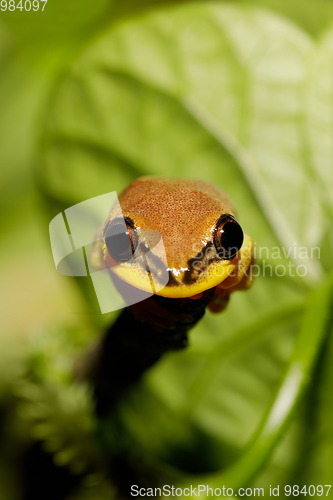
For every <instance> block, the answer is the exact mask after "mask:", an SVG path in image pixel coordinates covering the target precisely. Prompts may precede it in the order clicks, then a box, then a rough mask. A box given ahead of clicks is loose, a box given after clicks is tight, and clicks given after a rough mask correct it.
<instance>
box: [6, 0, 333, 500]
mask: <svg viewBox="0 0 333 500" xmlns="http://www.w3.org/2000/svg"><path fill="white" fill-rule="evenodd" d="M332 60H333V3H332V2H331V1H329V0H302V1H301V0H293V1H292V2H290V1H285V0H283V1H282V0H258V1H247V0H244V1H234V2H222V1H220V2H210V1H201V2H200V1H198V2H191V1H184V2H181V1H178V2H172V1H170V2H167V1H153V0H150V1H148V0H147V1H139V0H137V1H136V2H133V1H131V0H123V1H122V2H120V1H116V0H114V1H107V0H96V1H95V2H88V1H87V0H81V1H80V2H79V1H77V0H72V1H71V2H69V1H65V0H49V1H48V3H47V4H46V6H45V10H44V12H41V11H40V10H39V11H38V12H33V11H31V12H21V11H20V10H16V11H15V12H9V11H8V9H7V11H1V10H0V166H1V168H0V183H1V184H0V185H1V197H0V206H1V220H0V234H1V242H0V252H1V260H0V282H1V304H0V307H1V314H0V317H1V336H0V426H1V430H0V440H1V448H0V499H1V500H2V499H4V500H12V499H13V500H14V499H15V500H16V499H28V500H30V499H33V498H39V497H43V498H48V499H53V498H54V499H61V498H66V499H73V500H74V499H95V498H98V499H101V500H104V499H113V498H126V493H124V491H127V490H126V488H127V487H128V484H132V483H130V480H132V482H133V483H135V484H137V483H136V481H143V482H144V481H146V484H148V485H149V484H150V483H149V480H150V479H149V478H150V475H153V476H154V474H155V472H152V471H154V467H151V466H150V465H149V464H155V463H160V464H164V465H161V467H162V468H163V467H165V470H167V471H169V470H180V471H183V472H186V473H190V474H203V473H206V472H207V473H209V472H214V471H218V470H228V467H230V466H232V464H234V463H237V460H239V459H240V458H241V457H242V455H243V453H244V450H245V449H246V447H247V446H248V443H249V442H250V440H251V438H252V436H253V435H254V433H255V431H256V429H257V428H258V426H259V424H260V422H261V420H262V418H263V417H264V415H265V412H266V410H267V408H268V405H269V403H270V401H271V399H272V397H273V396H274V394H275V392H276V390H277V389H278V387H279V383H280V381H281V377H282V375H283V373H284V371H285V369H286V367H287V365H288V360H289V359H290V356H291V352H292V349H293V345H294V340H295V335H296V334H297V331H298V329H299V325H300V321H301V317H302V314H303V311H304V310H305V309H306V307H307V306H308V305H309V299H308V297H309V293H311V291H312V290H316V289H317V288H318V287H319V286H320V285H318V284H320V283H321V280H322V279H324V277H325V275H326V274H327V273H329V272H330V270H331V269H332V265H331V258H332V249H333V236H332V216H333V196H332V195H333V189H332V188H333V168H332V161H333V135H332V134H333V112H332V111H333V66H332ZM147 174H159V175H169V176H176V177H177V176H179V177H195V178H202V179H205V180H208V181H211V182H213V183H215V184H218V185H220V186H221V187H222V188H223V189H225V190H226V191H227V192H228V193H229V195H230V196H231V198H232V199H233V201H234V203H235V206H236V208H237V212H238V215H239V220H240V222H241V224H242V226H243V227H244V229H245V230H246V232H248V233H249V234H251V235H252V236H253V238H254V240H255V241H256V245H257V247H261V246H263V247H268V249H269V252H270V255H272V248H274V247H279V248H282V247H284V248H286V249H287V252H288V249H290V248H292V252H291V254H290V256H289V257H288V258H286V257H282V258H281V259H274V258H272V257H270V258H269V257H268V258H266V256H265V257H264V258H265V261H266V263H269V264H271V265H272V268H273V269H275V268H276V266H277V265H279V264H284V265H286V264H288V263H289V262H291V264H292V266H294V267H293V269H294V271H295V267H296V266H298V265H305V266H306V274H305V276H304V277H291V276H289V275H288V273H287V275H285V276H283V277H277V276H276V273H274V272H273V276H267V275H266V276H262V275H261V276H260V277H258V278H257V280H256V282H255V285H254V286H253V288H252V289H251V290H250V291H248V292H246V293H244V294H242V293H239V294H235V296H233V297H232V300H231V303H230V306H229V307H228V310H227V311H226V312H224V313H223V314H221V315H216V316H214V315H212V314H210V313H207V314H206V316H205V318H204V320H203V321H202V322H201V323H200V324H199V325H198V326H197V327H196V328H195V329H194V331H193V332H192V333H191V335H190V344H191V345H190V347H189V348H188V349H187V350H186V351H184V352H181V353H175V354H168V355H166V356H165V358H164V359H163V360H162V361H161V362H160V363H159V364H158V365H157V366H155V367H154V368H153V369H151V370H150V372H149V373H147V374H146V375H145V377H144V378H143V380H142V382H140V384H138V385H137V386H136V387H135V388H133V390H132V391H130V393H129V394H128V395H126V397H124V399H123V400H122V401H121V403H120V404H119V408H118V409H117V411H116V413H115V414H114V415H113V416H112V417H110V418H109V419H108V420H107V421H105V422H98V421H97V420H96V418H95V417H94V413H93V403H92V398H91V390H90V388H89V387H88V386H86V385H85V384H83V383H78V382H77V381H75V379H74V376H73V372H74V368H73V367H74V366H75V365H76V363H77V362H78V360H79V359H81V358H82V356H83V355H84V353H85V352H87V350H89V348H91V346H93V345H94V343H95V342H97V341H98V338H99V337H100V336H101V334H102V332H103V328H105V326H106V325H108V324H110V323H111V322H112V321H113V319H114V317H115V314H108V315H104V316H101V315H100V314H98V307H97V303H96V298H95V296H94V292H93V289H92V286H91V284H90V282H89V280H88V278H86V279H83V278H82V279H81V280H77V281H76V282H74V281H72V279H71V278H66V277H64V276H61V275H59V274H57V273H56V270H55V268H54V264H53V259H52V254H51V249H50V244H49V239H48V224H49V222H50V220H51V218H52V217H53V216H55V215H56V214H57V213H58V212H59V211H61V210H62V209H64V208H67V207H69V206H71V205H73V204H75V203H78V202H80V201H84V200H86V199H88V198H92V197H94V196H98V195H99V194H104V193H107V192H109V191H117V192H118V193H120V192H121V190H122V189H123V188H124V187H126V186H127V185H128V184H129V183H130V182H132V181H133V180H134V179H135V178H137V177H138V176H141V175H147ZM302 247H306V248H307V249H310V248H311V247H320V249H321V250H320V259H317V258H315V259H311V258H309V259H303V258H302V257H300V253H299V249H300V248H302ZM294 249H296V251H295V252H294ZM315 255H316V256H317V255H318V252H315ZM259 264H260V265H261V266H263V265H264V262H263V259H260V258H259ZM302 274H303V273H302ZM310 302H311V300H310ZM316 334H317V332H316V329H315V328H313V335H314V336H315V335H316ZM332 361H333V344H332V339H331V337H330V336H328V337H327V339H326V340H325V343H324V344H323V348H322V350H321V352H320V354H319V357H318V358H317V362H316V365H315V367H314V370H313V371H312V372H311V377H310V375H309V374H308V375H309V376H308V382H310V384H309V387H308V389H307V391H306V394H305V397H304V398H303V400H302V403H301V405H300V406H299V407H298V408H297V409H296V411H293V412H292V414H291V415H290V419H289V420H290V422H289V425H288V426H285V427H284V428H283V432H281V434H282V435H280V434H279V435H277V439H276V443H274V446H272V448H273V449H272V453H271V454H267V456H265V457H264V458H263V459H262V461H261V462H260V463H258V466H257V467H256V468H255V471H254V472H253V473H251V474H250V476H251V477H250V476H249V477H247V479H246V481H247V484H249V485H252V486H259V487H264V488H265V489H266V491H267V495H268V487H269V485H273V486H276V485H277V484H280V485H281V486H280V487H281V488H283V485H285V484H291V485H293V484H299V485H304V484H307V485H310V484H314V485H318V484H330V482H331V481H332V477H333V424H332V422H333V390H332V389H333V368H332V367H333V363H332ZM120 457H121V458H120ZM124 457H125V458H124ZM123 462H124V463H125V464H126V467H127V469H126V470H128V484H127V485H125V487H122V485H121V484H120V482H121V481H120V479H119V478H120V477H122V474H123V470H124V467H125V466H124V467H123V469H122V472H121V473H120V472H119V463H123ZM142 463H144V464H145V466H143V465H142ZM169 468H170V469H169ZM40 474H42V475H43V477H44V478H47V482H48V486H45V485H43V482H42V481H41V479H40ZM175 474H176V473H175ZM154 477H155V476H154ZM175 477H176V476H175ZM244 477H246V474H245V476H244ZM143 478H145V479H143ZM147 478H148V479H147ZM194 482H195V481H194ZM247 484H246V485H247ZM246 485H244V486H246ZM239 486H241V485H239ZM280 494H281V496H282V493H280ZM330 494H331V495H332V493H330Z"/></svg>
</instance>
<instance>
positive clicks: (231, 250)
mask: <svg viewBox="0 0 333 500" xmlns="http://www.w3.org/2000/svg"><path fill="white" fill-rule="evenodd" d="M243 240H244V234H243V230H242V228H241V227H240V225H239V224H238V222H237V221H236V220H235V219H234V218H233V216H232V215H229V214H225V215H223V216H222V217H221V218H220V219H219V220H218V222H217V224H216V229H215V232H214V245H215V248H216V251H217V253H218V256H219V257H220V258H221V259H225V260H230V259H232V258H234V257H235V255H236V254H237V252H238V250H239V249H240V247H241V246H242V244H243Z"/></svg>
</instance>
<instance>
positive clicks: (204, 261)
mask: <svg viewBox="0 0 333 500" xmlns="http://www.w3.org/2000/svg"><path fill="white" fill-rule="evenodd" d="M119 205H120V206H119ZM119 205H116V206H114V207H113V208H112V210H111V213H110V215H109V217H108V218H107V220H106V222H105V224H104V226H103V228H101V232H100V234H99V235H98V237H97V239H96V244H95V247H94V250H93V252H92V255H91V256H90V260H91V263H92V265H93V266H94V267H95V268H99V269H101V268H103V267H105V264H106V266H107V267H109V268H110V269H112V271H113V273H114V274H115V275H116V276H117V277H118V278H119V279H120V280H122V281H123V282H126V283H129V284H130V285H132V286H134V287H136V288H139V289H141V290H146V291H151V289H152V288H151V287H152V280H151V276H152V275H154V278H155V279H154V283H155V284H156V283H158V279H159V276H160V275H161V273H162V271H161V265H162V263H164V270H165V271H166V272H167V273H168V279H167V280H166V281H165V283H166V284H165V286H160V287H158V286H157V287H156V289H154V287H153V290H154V291H155V293H156V295H159V296H162V297H168V298H173V299H180V298H193V299H198V298H200V297H201V296H202V294H203V293H204V292H205V291H206V290H209V289H213V288H215V292H214V296H213V298H212V299H211V301H210V303H209V307H210V309H211V310H212V311H215V312H218V311H219V310H222V309H223V308H224V305H225V303H226V298H229V295H230V293H231V292H233V291H234V290H243V289H247V288H249V286H250V285H251V282H252V279H251V272H250V270H251V264H252V263H253V240H252V238H251V236H249V235H247V234H245V233H243V231H242V229H241V227H240V225H239V224H238V222H237V221H236V217H235V211H234V208H233V206H232V204H231V201H230V200H229V199H228V197H227V195H226V194H225V193H224V192H223V191H222V190H221V189H220V188H219V187H217V186H214V185H212V184H210V183H208V182H204V181H199V180H190V179H169V178H166V177H153V176H152V177H141V178H139V179H137V180H136V181H135V182H133V183H132V184H131V185H130V186H128V187H127V188H126V189H125V190H124V191H123V192H122V193H121V195H120V196H119ZM121 225H122V227H123V228H124V230H123V231H121ZM115 235H117V236H118V240H119V236H120V235H122V236H121V237H120V241H118V244H116V245H115V244H114V242H115V239H114V236H115ZM124 235H126V238H125V239H124ZM156 235H158V237H159V239H160V241H163V245H159V244H156V242H157V240H156ZM111 237H113V238H111ZM161 237H162V240H161ZM111 240H112V245H111V244H108V241H111ZM142 250H144V251H145V252H147V250H149V251H150V255H152V256H153V258H152V259H150V262H149V272H148V273H147V270H146V268H145V266H144V265H142V262H143V261H142V259H136V258H135V257H136V256H137V255H140V252H141V255H142ZM154 257H155V258H154ZM162 274H163V273H162Z"/></svg>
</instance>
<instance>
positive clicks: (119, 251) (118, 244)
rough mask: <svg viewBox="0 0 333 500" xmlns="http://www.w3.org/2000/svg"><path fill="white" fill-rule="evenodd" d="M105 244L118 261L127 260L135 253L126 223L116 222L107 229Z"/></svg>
mask: <svg viewBox="0 0 333 500" xmlns="http://www.w3.org/2000/svg"><path fill="white" fill-rule="evenodd" d="M105 244H106V247H107V249H108V251H109V254H110V255H111V257H112V258H113V259H114V260H116V261H120V262H126V261H128V260H129V259H130V258H131V257H132V255H133V253H134V249H132V241H131V236H130V233H129V230H128V228H127V227H126V226H125V225H124V224H115V225H114V226H111V227H110V228H109V229H108V230H107V231H106V234H105Z"/></svg>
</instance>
